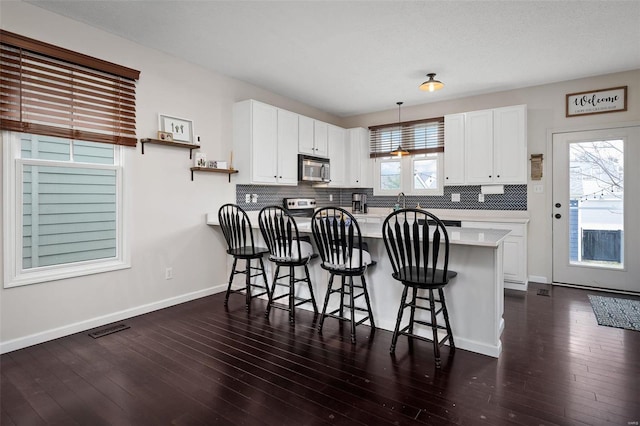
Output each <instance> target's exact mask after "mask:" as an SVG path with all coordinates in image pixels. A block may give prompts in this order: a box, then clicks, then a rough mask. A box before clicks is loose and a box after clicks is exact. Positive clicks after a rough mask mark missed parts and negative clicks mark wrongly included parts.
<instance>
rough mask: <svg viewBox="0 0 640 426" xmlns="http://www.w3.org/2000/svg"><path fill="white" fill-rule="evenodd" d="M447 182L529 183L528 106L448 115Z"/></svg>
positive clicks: (456, 183)
mask: <svg viewBox="0 0 640 426" xmlns="http://www.w3.org/2000/svg"><path fill="white" fill-rule="evenodd" d="M444 157H445V170H444V172H445V185H463V184H467V185H486V184H526V183H527V170H528V167H527V107H526V105H516V106H510V107H504V108H496V109H488V110H482V111H471V112H466V113H463V114H452V115H447V116H445V152H444Z"/></svg>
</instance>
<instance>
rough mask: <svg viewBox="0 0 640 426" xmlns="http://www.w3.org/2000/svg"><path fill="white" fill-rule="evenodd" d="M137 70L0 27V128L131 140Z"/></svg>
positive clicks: (108, 140)
mask: <svg viewBox="0 0 640 426" xmlns="http://www.w3.org/2000/svg"><path fill="white" fill-rule="evenodd" d="M139 76H140V72H139V71H136V70H133V69H131V68H126V67H123V66H120V65H116V64H113V63H110V62H107V61H103V60H101V59H97V58H93V57H90V56H87V55H83V54H81V53H77V52H73V51H70V50H67V49H63V48H61V47H57V46H54V45H51V44H48V43H44V42H41V41H38V40H33V39H30V38H27V37H24V36H21V35H18V34H14V33H10V32H8V31H4V30H0V129H2V130H11V131H18V132H24V133H32V134H38V135H46V136H56V137H63V138H69V139H77V140H85V141H91V142H102V143H110V144H116V145H126V146H136V143H137V138H136V85H135V81H136V80H137V79H138V78H139Z"/></svg>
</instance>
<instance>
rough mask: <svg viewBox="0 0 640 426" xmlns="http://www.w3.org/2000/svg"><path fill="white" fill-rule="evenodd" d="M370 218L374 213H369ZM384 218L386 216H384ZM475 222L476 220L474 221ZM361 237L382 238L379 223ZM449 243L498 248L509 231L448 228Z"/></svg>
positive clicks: (301, 221)
mask: <svg viewBox="0 0 640 426" xmlns="http://www.w3.org/2000/svg"><path fill="white" fill-rule="evenodd" d="M247 214H248V215H249V220H250V221H251V226H252V227H253V228H254V229H258V212H257V211H250V212H247ZM369 215H371V216H372V217H373V216H374V213H370V214H369ZM385 217H386V215H385ZM476 220H477V219H476ZM494 221H496V220H494ZM296 223H297V225H298V230H299V231H300V232H303V233H310V232H311V219H310V218H296ZM207 225H212V226H219V225H220V223H219V222H218V213H217V212H216V213H208V214H207ZM359 225H360V231H361V232H362V236H363V237H366V238H378V239H381V238H382V225H381V224H380V223H359ZM447 232H448V234H449V242H450V243H451V244H459V245H468V246H483V247H498V245H499V244H500V243H501V242H502V241H503V240H504V239H505V237H506V236H507V235H509V233H510V231H509V230H505V229H480V228H457V227H448V228H447Z"/></svg>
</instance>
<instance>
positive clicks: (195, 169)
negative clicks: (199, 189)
mask: <svg viewBox="0 0 640 426" xmlns="http://www.w3.org/2000/svg"><path fill="white" fill-rule="evenodd" d="M193 172H210V173H226V174H227V175H229V182H231V175H232V174H234V173H238V171H237V170H235V169H213V168H210V167H191V180H193Z"/></svg>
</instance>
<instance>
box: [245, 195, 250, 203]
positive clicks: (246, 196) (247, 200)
mask: <svg viewBox="0 0 640 426" xmlns="http://www.w3.org/2000/svg"><path fill="white" fill-rule="evenodd" d="M244 202H245V203H250V202H251V194H246V195H245V196H244Z"/></svg>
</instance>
